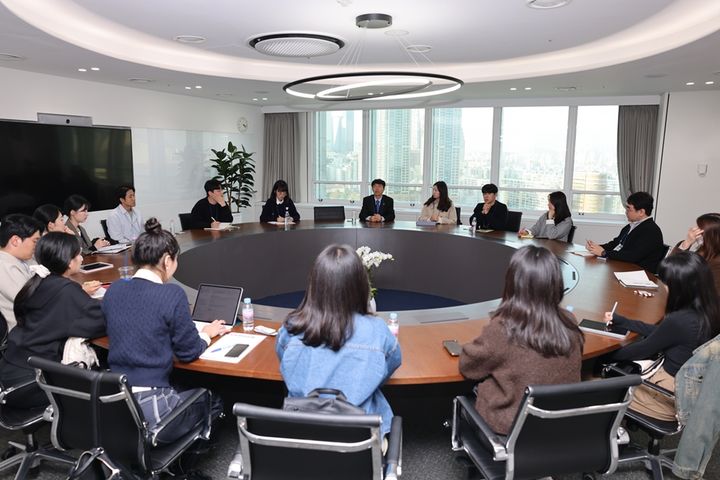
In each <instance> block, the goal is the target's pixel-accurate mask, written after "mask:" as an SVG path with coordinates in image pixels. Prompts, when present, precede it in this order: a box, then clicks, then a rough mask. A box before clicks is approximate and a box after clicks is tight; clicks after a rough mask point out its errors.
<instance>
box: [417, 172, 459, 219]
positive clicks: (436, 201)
mask: <svg viewBox="0 0 720 480" xmlns="http://www.w3.org/2000/svg"><path fill="white" fill-rule="evenodd" d="M418 220H430V221H432V222H435V223H447V224H451V225H455V224H457V212H456V211H455V206H454V205H453V202H452V200H450V197H449V196H448V187H447V183H445V182H443V181H439V182H435V184H433V188H432V196H431V197H430V198H428V199H427V202H425V205H424V206H423V209H422V211H421V212H420V217H419V218H418Z"/></svg>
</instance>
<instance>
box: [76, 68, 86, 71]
mask: <svg viewBox="0 0 720 480" xmlns="http://www.w3.org/2000/svg"><path fill="white" fill-rule="evenodd" d="M78 72H87V68H78Z"/></svg>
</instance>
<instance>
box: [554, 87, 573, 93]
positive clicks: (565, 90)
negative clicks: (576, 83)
mask: <svg viewBox="0 0 720 480" xmlns="http://www.w3.org/2000/svg"><path fill="white" fill-rule="evenodd" d="M555 90H557V91H559V92H573V91H575V90H577V87H555Z"/></svg>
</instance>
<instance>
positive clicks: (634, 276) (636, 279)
mask: <svg viewBox="0 0 720 480" xmlns="http://www.w3.org/2000/svg"><path fill="white" fill-rule="evenodd" d="M615 278H617V279H618V281H620V283H621V284H622V286H623V287H635V288H658V286H657V284H656V283H655V282H653V281H652V280H650V279H649V278H648V276H647V274H646V273H645V270H636V271H634V272H615Z"/></svg>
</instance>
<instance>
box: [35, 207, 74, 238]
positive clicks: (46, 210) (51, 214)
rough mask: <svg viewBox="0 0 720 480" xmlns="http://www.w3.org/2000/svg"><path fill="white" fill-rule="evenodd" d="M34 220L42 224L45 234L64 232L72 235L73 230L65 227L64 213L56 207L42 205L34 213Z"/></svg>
mask: <svg viewBox="0 0 720 480" xmlns="http://www.w3.org/2000/svg"><path fill="white" fill-rule="evenodd" d="M33 218H34V219H35V220H37V221H38V222H40V223H42V225H43V227H44V229H43V232H42V233H43V234H45V233H47V232H63V233H70V234H72V233H73V232H72V230H70V229H69V228H68V227H66V226H65V218H64V217H63V213H62V211H60V209H59V208H58V207H56V206H55V205H52V204H50V203H46V204H45V205H40V206H39V207H38V208H36V209H35V211H34V212H33Z"/></svg>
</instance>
